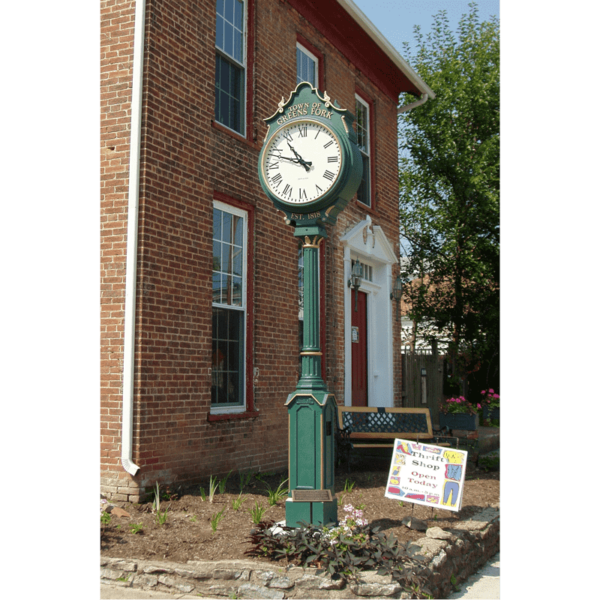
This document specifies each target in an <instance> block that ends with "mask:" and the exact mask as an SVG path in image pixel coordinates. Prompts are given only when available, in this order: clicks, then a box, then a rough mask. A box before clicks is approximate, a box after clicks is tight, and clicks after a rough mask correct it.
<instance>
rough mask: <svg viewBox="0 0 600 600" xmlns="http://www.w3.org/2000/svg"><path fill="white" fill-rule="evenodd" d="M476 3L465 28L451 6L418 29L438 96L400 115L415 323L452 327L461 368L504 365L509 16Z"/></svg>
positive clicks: (425, 71)
mask: <svg viewBox="0 0 600 600" xmlns="http://www.w3.org/2000/svg"><path fill="white" fill-rule="evenodd" d="M469 7H470V11H469V13H468V14H466V15H463V17H462V18H461V20H460V22H459V25H458V31H457V35H455V34H454V32H452V31H451V29H450V27H449V25H448V18H447V15H446V11H440V12H439V13H438V14H437V15H435V16H434V26H433V28H432V32H431V33H430V34H428V35H427V36H426V37H424V36H423V35H422V34H421V32H420V30H419V28H418V27H415V41H416V49H415V52H414V53H413V52H411V49H410V47H409V45H408V44H405V55H406V57H407V60H408V62H409V64H410V65H411V66H412V68H413V69H414V70H415V71H416V72H417V73H418V74H419V75H420V76H421V77H422V78H423V80H424V81H426V82H427V84H428V85H429V86H430V87H431V89H432V90H433V91H434V92H435V94H436V98H435V99H429V100H428V101H427V102H426V103H425V104H423V105H421V106H419V107H418V108H415V109H414V110H411V111H408V112H405V113H402V114H401V115H400V117H399V120H400V141H399V144H400V163H399V172H400V223H401V225H400V228H401V230H400V238H401V246H402V249H403V254H405V255H406V257H407V260H406V266H405V267H404V269H403V275H404V278H405V280H406V281H409V280H410V281H411V283H410V284H408V285H406V286H405V296H404V299H405V301H406V303H407V305H408V307H409V316H410V317H411V318H412V319H413V320H414V322H415V329H416V326H417V324H419V323H427V324H429V325H430V326H431V325H433V326H434V327H435V328H437V330H438V331H449V332H450V334H451V339H452V342H451V346H450V350H449V355H450V357H451V360H452V363H453V367H452V368H453V372H454V373H456V374H457V375H458V374H460V375H461V376H464V375H465V374H466V373H469V372H471V373H472V372H474V371H477V370H482V371H483V370H485V371H486V372H487V374H488V375H489V371H490V360H492V357H494V356H495V359H493V360H492V362H494V361H495V362H496V365H497V355H498V348H499V323H500V310H499V309H500V297H499V296H500V293H499V290H500V264H499V263H500V260H499V258H500V255H499V251H500V212H499V201H500V38H499V22H498V19H497V18H495V17H494V18H492V19H491V20H490V21H488V22H480V20H479V17H478V12H477V6H476V5H475V4H470V5H469ZM412 101H414V98H412V97H407V98H406V99H405V102H404V103H405V104H408V103H410V102H412ZM482 361H483V362H482ZM482 367H483V369H482ZM492 371H494V368H492ZM482 374H483V373H480V375H482ZM494 380H495V378H494ZM482 382H484V383H487V380H486V379H485V378H483V379H482ZM496 385H497V384H496ZM451 391H453V390H451Z"/></svg>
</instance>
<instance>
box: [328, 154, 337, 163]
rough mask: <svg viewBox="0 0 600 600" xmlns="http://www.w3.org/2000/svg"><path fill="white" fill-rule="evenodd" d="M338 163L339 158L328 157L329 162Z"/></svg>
mask: <svg viewBox="0 0 600 600" xmlns="http://www.w3.org/2000/svg"><path fill="white" fill-rule="evenodd" d="M337 161H338V157H337V156H328V157H327V162H328V163H330V162H337Z"/></svg>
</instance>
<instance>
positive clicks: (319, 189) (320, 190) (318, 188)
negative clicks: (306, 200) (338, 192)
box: [315, 183, 323, 194]
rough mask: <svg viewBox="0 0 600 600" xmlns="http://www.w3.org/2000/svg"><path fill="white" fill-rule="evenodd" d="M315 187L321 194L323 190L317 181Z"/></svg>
mask: <svg viewBox="0 0 600 600" xmlns="http://www.w3.org/2000/svg"><path fill="white" fill-rule="evenodd" d="M315 187H316V188H317V194H320V193H321V192H322V191H323V190H322V189H321V188H320V187H319V186H318V185H317V184H316V183H315Z"/></svg>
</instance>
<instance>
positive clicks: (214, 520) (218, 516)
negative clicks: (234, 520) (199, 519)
mask: <svg viewBox="0 0 600 600" xmlns="http://www.w3.org/2000/svg"><path fill="white" fill-rule="evenodd" d="M225 508H226V507H225V506H224V507H223V508H222V509H221V510H220V511H219V512H218V513H215V514H214V515H213V516H212V517H211V519H210V527H211V529H212V530H213V533H216V531H217V527H218V526H219V523H220V522H221V521H222V520H223V517H224V516H225V514H224V513H225Z"/></svg>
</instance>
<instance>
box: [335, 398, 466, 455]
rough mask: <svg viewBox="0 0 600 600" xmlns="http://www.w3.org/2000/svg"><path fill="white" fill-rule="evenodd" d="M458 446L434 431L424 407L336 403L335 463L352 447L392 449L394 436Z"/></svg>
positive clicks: (456, 441)
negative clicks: (336, 455) (343, 404)
mask: <svg viewBox="0 0 600 600" xmlns="http://www.w3.org/2000/svg"><path fill="white" fill-rule="evenodd" d="M396 438H400V439H404V440H415V441H417V442H421V441H423V442H429V443H431V444H435V445H437V446H450V445H452V444H454V445H455V446H456V447H457V448H458V438H454V437H449V436H447V435H444V432H443V430H434V429H433V428H432V425H431V414H430V413H429V409H428V408H396V407H376V406H360V407H359V406H338V435H337V443H338V450H339V453H338V462H339V459H340V458H341V457H342V456H344V458H345V459H346V460H347V464H348V466H349V465H350V451H351V450H352V449H354V448H393V447H394V439H396Z"/></svg>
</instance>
